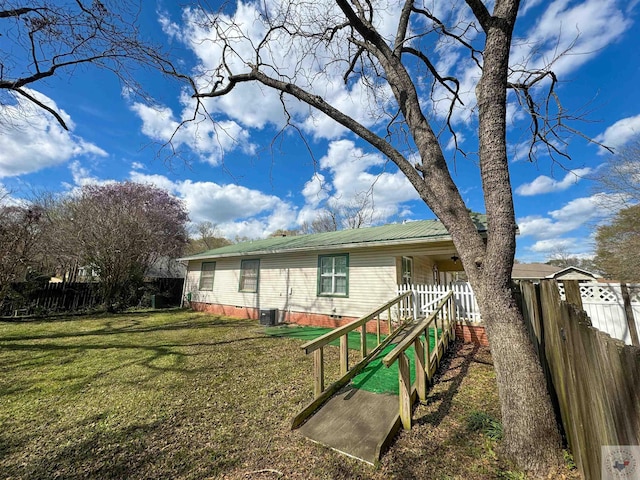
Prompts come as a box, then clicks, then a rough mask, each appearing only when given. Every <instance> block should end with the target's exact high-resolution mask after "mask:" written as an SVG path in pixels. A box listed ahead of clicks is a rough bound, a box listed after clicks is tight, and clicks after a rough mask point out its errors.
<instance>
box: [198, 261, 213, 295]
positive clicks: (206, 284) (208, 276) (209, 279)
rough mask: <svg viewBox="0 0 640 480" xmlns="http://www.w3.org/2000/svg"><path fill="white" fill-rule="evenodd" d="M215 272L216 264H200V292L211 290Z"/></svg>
mask: <svg viewBox="0 0 640 480" xmlns="http://www.w3.org/2000/svg"><path fill="white" fill-rule="evenodd" d="M215 272H216V262H202V266H201V267H200V287H199V289H200V290H213V276H214V274H215Z"/></svg>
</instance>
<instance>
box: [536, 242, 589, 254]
mask: <svg viewBox="0 0 640 480" xmlns="http://www.w3.org/2000/svg"><path fill="white" fill-rule="evenodd" d="M583 241H584V239H578V238H554V239H551V240H539V241H537V242H535V243H534V244H533V245H531V247H529V250H531V251H532V252H536V253H546V254H548V255H549V254H552V253H554V252H559V251H563V252H573V251H575V250H576V248H583V245H582V242H583Z"/></svg>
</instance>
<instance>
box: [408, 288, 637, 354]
mask: <svg viewBox="0 0 640 480" xmlns="http://www.w3.org/2000/svg"><path fill="white" fill-rule="evenodd" d="M558 287H559V289H560V297H561V298H562V299H563V300H564V286H563V284H562V283H561V282H559V283H558ZM409 290H412V291H414V292H415V293H416V301H417V305H418V312H419V315H425V314H429V313H431V312H432V311H433V309H434V308H435V306H436V303H437V300H438V299H439V298H441V297H442V295H444V294H445V293H447V292H449V291H450V290H453V291H454V297H455V301H456V320H457V321H465V322H480V321H481V317H480V309H479V308H478V304H477V303H476V298H475V295H474V294H473V290H472V289H471V285H469V284H468V283H458V284H452V285H449V286H447V285H400V286H398V294H401V293H404V292H407V291H409ZM628 290H629V297H630V300H631V310H632V311H633V317H634V318H633V319H632V321H634V322H635V325H636V330H637V331H638V332H640V284H634V285H628ZM580 296H581V297H582V305H583V308H584V310H585V312H587V315H589V318H590V319H591V324H592V325H593V326H594V327H595V328H597V329H598V330H601V331H603V332H605V333H608V334H609V335H611V337H612V338H617V339H618V340H622V341H623V342H624V343H626V344H627V345H632V339H631V333H630V332H629V324H628V323H627V316H626V314H625V308H624V300H623V297H622V288H621V286H620V284H619V283H598V282H594V283H581V284H580Z"/></svg>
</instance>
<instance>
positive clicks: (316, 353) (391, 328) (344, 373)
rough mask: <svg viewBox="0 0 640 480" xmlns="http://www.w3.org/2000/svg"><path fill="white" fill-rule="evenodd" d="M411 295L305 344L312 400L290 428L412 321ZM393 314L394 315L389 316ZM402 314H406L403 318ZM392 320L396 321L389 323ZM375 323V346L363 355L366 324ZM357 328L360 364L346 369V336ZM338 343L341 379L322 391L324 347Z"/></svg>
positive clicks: (328, 396)
mask: <svg viewBox="0 0 640 480" xmlns="http://www.w3.org/2000/svg"><path fill="white" fill-rule="evenodd" d="M414 299H415V295H414V294H413V292H405V293H403V294H401V295H398V296H397V297H396V298H394V299H393V300H391V301H389V302H387V303H385V304H384V305H382V306H381V307H380V308H378V309H376V310H374V311H373V312H371V313H369V314H368V315H365V316H364V317H361V318H359V319H358V320H354V321H353V322H351V323H349V324H347V325H344V326H342V327H339V328H336V329H335V330H332V331H331V332H329V333H327V334H325V335H322V336H321V337H318V338H316V339H315V340H312V341H310V342H307V343H305V344H304V345H303V346H302V349H303V350H304V351H305V353H306V354H307V355H309V354H310V353H313V396H314V399H313V401H312V402H311V403H309V405H307V406H306V407H305V408H304V409H303V410H302V412H300V413H299V414H298V415H297V416H296V417H295V418H294V419H293V422H292V426H291V427H292V428H297V427H299V426H300V425H302V424H303V423H304V421H305V420H306V419H307V418H309V417H310V416H311V414H312V413H313V412H314V411H315V410H317V409H318V407H320V406H321V405H322V404H323V403H324V402H326V401H327V400H328V399H329V398H330V397H331V396H332V395H333V394H334V393H335V392H337V391H338V390H340V389H341V388H342V387H343V386H345V385H346V384H347V383H348V382H349V381H350V380H351V379H352V378H353V377H355V376H356V375H357V374H358V373H359V372H360V371H361V370H362V369H363V368H364V367H365V366H366V365H367V364H368V363H369V361H370V360H372V359H373V358H375V356H376V355H378V354H379V353H380V352H381V351H382V350H383V349H384V348H385V347H386V346H387V345H388V344H389V343H391V341H392V340H393V339H394V338H395V337H396V336H397V334H398V333H399V332H400V329H401V328H402V327H403V326H404V325H405V324H406V323H407V322H413V321H414V320H415V314H416V309H415V308H414V305H415V304H414ZM394 309H395V310H396V312H395V315H393V314H392V311H393V310H394ZM402 312H406V314H403V313H402ZM393 317H395V318H396V319H397V321H395V322H394V321H392V318H393ZM371 321H375V322H376V332H377V346H376V347H375V348H374V349H373V350H372V351H371V352H370V353H367V338H366V333H367V323H368V322H371ZM382 322H386V324H387V332H388V336H387V337H386V338H385V339H384V341H382V337H381V325H382ZM358 328H360V358H361V359H360V361H359V362H358V363H356V364H355V365H353V367H351V368H349V344H348V335H349V333H350V332H352V331H354V330H356V329H358ZM338 338H339V339H340V375H341V377H340V378H339V379H338V380H337V381H335V382H334V383H332V384H331V385H330V386H329V387H328V388H326V389H325V388H324V347H326V346H327V345H328V344H329V343H330V342H332V341H334V340H336V339H338Z"/></svg>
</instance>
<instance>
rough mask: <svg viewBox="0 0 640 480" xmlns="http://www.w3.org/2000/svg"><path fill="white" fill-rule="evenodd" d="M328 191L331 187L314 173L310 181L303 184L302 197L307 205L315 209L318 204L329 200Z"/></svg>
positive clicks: (319, 175) (322, 176)
mask: <svg viewBox="0 0 640 480" xmlns="http://www.w3.org/2000/svg"><path fill="white" fill-rule="evenodd" d="M329 189H331V186H330V185H327V183H326V181H325V178H324V175H322V174H320V173H316V174H315V175H314V176H313V177H311V180H309V181H308V182H307V183H305V184H304V187H303V189H302V196H303V197H304V199H305V203H306V204H307V205H309V206H311V207H314V208H315V207H317V206H318V205H319V204H320V202H322V201H323V200H326V199H327V198H329V193H328V190H329Z"/></svg>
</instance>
